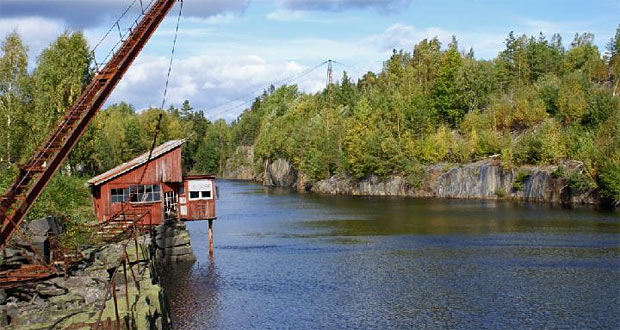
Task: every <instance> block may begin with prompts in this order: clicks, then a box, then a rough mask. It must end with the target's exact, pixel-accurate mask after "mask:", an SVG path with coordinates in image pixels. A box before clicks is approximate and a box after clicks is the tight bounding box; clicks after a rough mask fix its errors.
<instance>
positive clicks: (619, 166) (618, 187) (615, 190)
mask: <svg viewBox="0 0 620 330" xmlns="http://www.w3.org/2000/svg"><path fill="white" fill-rule="evenodd" d="M598 186H599V192H600V195H601V197H602V198H603V199H604V201H606V202H608V203H611V204H618V203H620V161H617V160H615V161H609V162H606V163H605V164H603V166H601V168H600V169H599V173H598Z"/></svg>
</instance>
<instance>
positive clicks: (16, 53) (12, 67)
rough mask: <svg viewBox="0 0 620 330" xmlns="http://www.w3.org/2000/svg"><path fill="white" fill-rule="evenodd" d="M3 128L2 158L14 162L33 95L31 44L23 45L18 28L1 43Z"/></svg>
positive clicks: (0, 104) (0, 95)
mask: <svg viewBox="0 0 620 330" xmlns="http://www.w3.org/2000/svg"><path fill="white" fill-rule="evenodd" d="M0 50H1V51H2V57H0V115H1V116H2V118H1V120H0V130H1V131H3V133H4V139H5V141H4V143H3V144H2V146H0V148H2V149H4V150H3V151H4V152H2V155H0V161H1V160H4V161H6V162H8V163H12V162H13V161H14V160H15V159H16V158H17V155H16V152H18V151H19V149H20V147H19V145H20V144H21V143H22V142H20V141H23V139H22V138H21V137H20V136H19V135H20V132H21V131H22V129H23V124H22V123H19V122H18V121H19V120H21V119H22V114H23V112H24V111H25V108H26V104H27V102H28V101H29V99H30V95H29V90H28V87H29V86H28V85H29V82H30V81H29V77H28V71H27V67H28V55H27V51H28V48H27V47H26V46H24V44H23V42H22V40H21V38H20V36H19V35H18V34H17V33H16V32H12V33H10V34H8V35H7V37H6V39H5V40H4V42H3V43H2V46H1V47H0Z"/></svg>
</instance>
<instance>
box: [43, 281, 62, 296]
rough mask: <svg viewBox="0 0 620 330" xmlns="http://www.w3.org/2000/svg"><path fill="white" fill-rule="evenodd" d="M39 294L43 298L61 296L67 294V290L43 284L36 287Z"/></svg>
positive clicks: (50, 284)
mask: <svg viewBox="0 0 620 330" xmlns="http://www.w3.org/2000/svg"><path fill="white" fill-rule="evenodd" d="M36 290H37V293H38V294H39V296H41V297H43V298H47V297H54V296H60V295H63V294H66V293H67V291H68V290H67V289H65V288H61V287H58V286H56V285H55V284H54V283H50V282H43V283H39V284H37V286H36Z"/></svg>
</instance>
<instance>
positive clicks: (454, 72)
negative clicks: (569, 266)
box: [0, 28, 620, 217]
mask: <svg viewBox="0 0 620 330" xmlns="http://www.w3.org/2000/svg"><path fill="white" fill-rule="evenodd" d="M593 39H594V36H593V35H592V34H589V33H584V34H578V35H576V36H575V38H574V40H573V41H572V42H571V43H570V46H569V47H568V48H567V49H565V48H564V46H563V43H562V40H561V37H560V36H559V35H554V36H552V37H551V39H548V38H547V37H545V36H544V35H542V34H540V35H538V36H536V37H527V36H525V35H523V36H515V35H514V34H513V33H510V34H509V35H508V37H507V39H506V42H505V44H506V48H505V49H504V50H503V51H501V52H500V53H499V54H498V56H497V57H496V58H495V59H493V60H480V59H476V58H475V56H474V53H473V50H470V51H468V52H463V51H461V50H460V49H459V48H458V43H457V40H456V38H453V40H452V41H451V42H450V43H449V44H448V45H445V46H443V45H442V44H441V43H440V42H439V41H438V40H437V39H436V38H435V39H430V40H423V41H421V42H419V43H418V44H417V45H415V47H414V48H413V51H412V52H407V51H394V52H393V54H392V56H391V57H390V58H389V59H388V60H387V61H386V62H385V63H384V66H383V70H382V71H381V72H379V73H373V72H368V73H367V74H365V75H364V76H363V77H361V78H360V79H359V80H358V81H357V82H354V81H352V80H351V79H350V78H349V77H348V76H347V74H346V72H345V73H344V74H343V76H342V79H341V80H340V81H339V82H337V83H335V84H332V85H330V86H328V87H327V88H325V89H324V90H322V91H321V92H319V93H316V94H306V93H302V92H300V91H299V90H298V89H297V87H296V86H282V87H280V88H277V89H276V88H274V87H271V88H269V89H267V90H266V91H265V92H264V93H263V95H261V96H260V97H258V98H256V100H255V101H254V103H253V104H252V106H251V107H250V108H249V109H247V110H246V111H244V112H243V113H242V114H241V115H240V116H239V118H238V119H237V120H235V121H234V122H232V123H231V124H227V123H226V122H225V121H223V120H218V121H215V122H210V121H209V120H207V119H206V117H205V115H204V113H203V112H202V111H197V110H194V109H192V107H191V105H190V103H189V102H188V101H186V102H185V103H184V104H183V105H182V106H181V107H180V108H176V107H170V108H169V109H167V110H162V109H147V110H144V111H140V112H137V111H136V110H135V109H134V108H133V107H132V106H131V105H129V104H125V103H121V104H116V105H113V106H110V107H109V108H107V109H105V110H103V111H101V112H100V113H99V114H98V115H97V117H96V118H95V120H94V122H93V124H92V125H91V126H90V127H89V129H88V131H87V132H86V134H85V135H84V137H83V138H82V139H81V141H80V142H79V143H78V146H77V147H76V148H75V150H74V151H73V152H72V153H71V155H70V157H69V159H68V161H67V163H66V166H65V167H64V168H63V171H62V175H60V176H58V177H57V178H55V179H54V180H53V182H52V186H51V187H50V189H48V190H50V191H59V189H64V191H66V192H65V194H69V195H70V194H73V196H74V197H75V198H73V199H71V198H69V199H67V200H78V201H80V202H76V203H74V204H75V205H73V204H71V203H68V202H67V200H62V199H57V198H56V197H54V194H52V193H46V196H47V197H44V198H43V201H41V202H39V203H38V204H37V206H36V207H35V209H34V210H33V212H32V214H33V215H32V217H34V216H38V215H42V214H48V213H59V212H64V213H67V212H68V211H69V210H67V207H68V206H67V205H72V206H71V207H75V208H79V206H84V207H85V208H86V207H87V205H88V203H87V202H84V200H86V199H87V197H88V191H87V190H85V189H84V188H83V186H81V185H79V184H76V182H77V181H80V180H79V179H76V177H87V176H91V175H94V174H97V173H100V172H102V171H105V170H107V169H110V168H112V167H114V166H116V165H118V164H120V163H122V162H124V161H127V160H129V159H131V158H132V157H135V156H136V155H138V154H140V153H142V152H145V151H147V150H148V148H149V147H150V146H151V143H152V139H153V134H154V130H155V126H156V124H157V120H158V117H159V115H160V114H161V115H162V122H161V125H160V127H161V130H160V133H159V135H158V141H157V142H158V143H162V142H164V141H167V140H170V139H180V138H185V139H187V141H188V142H187V144H186V146H185V148H184V154H183V163H184V170H185V172H197V173H205V172H221V171H222V170H223V168H224V166H225V164H226V160H227V159H228V158H230V157H231V155H233V153H234V151H235V149H236V148H237V147H238V146H253V147H254V156H255V164H254V165H255V167H256V170H258V171H260V170H261V166H263V164H264V160H265V159H272V160H273V159H277V158H286V159H288V160H290V161H292V162H293V164H294V165H295V167H296V168H298V169H299V170H301V171H302V172H304V173H305V174H306V175H307V176H308V178H309V179H310V180H320V179H324V178H328V177H330V176H332V175H347V176H352V177H355V178H363V177H366V176H368V175H371V174H372V175H378V176H388V175H394V174H396V175H403V176H406V177H408V178H409V179H410V182H411V183H412V184H416V183H417V182H420V179H421V178H420V175H421V168H422V166H423V165H425V164H433V163H437V162H450V163H464V162H471V161H475V160H477V159H481V158H484V157H488V156H491V155H500V157H501V160H502V164H503V166H517V165H522V164H533V165H538V164H557V163H558V162H560V161H562V160H569V159H570V160H580V161H583V162H584V163H585V165H586V168H587V172H586V173H585V174H584V175H581V177H579V178H571V180H576V181H578V182H579V184H582V185H586V186H592V187H595V186H596V187H598V188H599V189H600V192H601V194H602V195H603V196H604V197H605V198H606V199H607V200H610V201H611V200H620V133H619V132H620V98H619V97H618V93H619V92H620V90H619V89H620V86H619V85H620V28H619V29H618V31H617V32H616V35H615V37H614V38H613V39H612V40H611V41H610V42H609V45H608V47H607V51H606V53H605V54H601V51H600V50H599V49H598V48H597V47H596V46H595V45H594V43H593ZM90 54H91V53H90V51H89V49H88V45H87V42H86V40H85V38H84V36H83V35H82V34H81V33H79V32H76V33H66V34H64V35H62V36H60V37H59V38H58V39H57V41H56V42H54V43H53V44H52V45H50V46H49V47H48V48H47V49H46V50H44V51H43V52H42V54H41V55H40V56H39V57H38V58H37V64H36V67H35V69H34V70H33V71H32V72H29V70H28V68H27V63H28V58H27V48H26V46H25V45H24V44H23V43H22V41H21V39H20V37H19V35H17V34H16V33H12V34H9V35H8V36H7V37H6V39H5V40H4V42H3V43H2V48H1V53H0V132H1V134H2V138H1V139H0V141H2V142H1V143H0V171H1V175H0V188H2V189H4V188H6V186H7V185H8V183H9V182H10V181H11V180H12V178H13V175H14V172H15V168H16V164H19V163H21V162H24V161H25V160H26V159H27V158H28V157H30V155H31V153H32V151H33V150H34V149H35V148H36V147H37V146H38V145H39V144H40V143H41V141H43V139H44V138H45V137H46V134H47V133H48V132H49V131H50V129H51V127H53V126H54V125H55V124H56V122H57V121H58V119H59V118H60V116H61V115H62V113H63V112H64V111H65V109H66V107H67V106H68V105H69V104H71V103H72V102H73V101H74V100H75V99H76V98H77V97H78V96H79V94H80V92H81V91H82V89H83V88H84V86H85V84H86V82H87V81H89V79H90V78H91V77H92V75H93V70H92V63H91V62H92V58H91V55H90ZM76 180H77V181H76ZM72 185H75V186H78V187H76V188H74V189H73V190H71V189H69V187H70V186H72Z"/></svg>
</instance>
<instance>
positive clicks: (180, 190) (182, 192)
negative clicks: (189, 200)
mask: <svg viewBox="0 0 620 330" xmlns="http://www.w3.org/2000/svg"><path fill="white" fill-rule="evenodd" d="M179 195H185V187H183V186H181V188H179Z"/></svg>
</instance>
